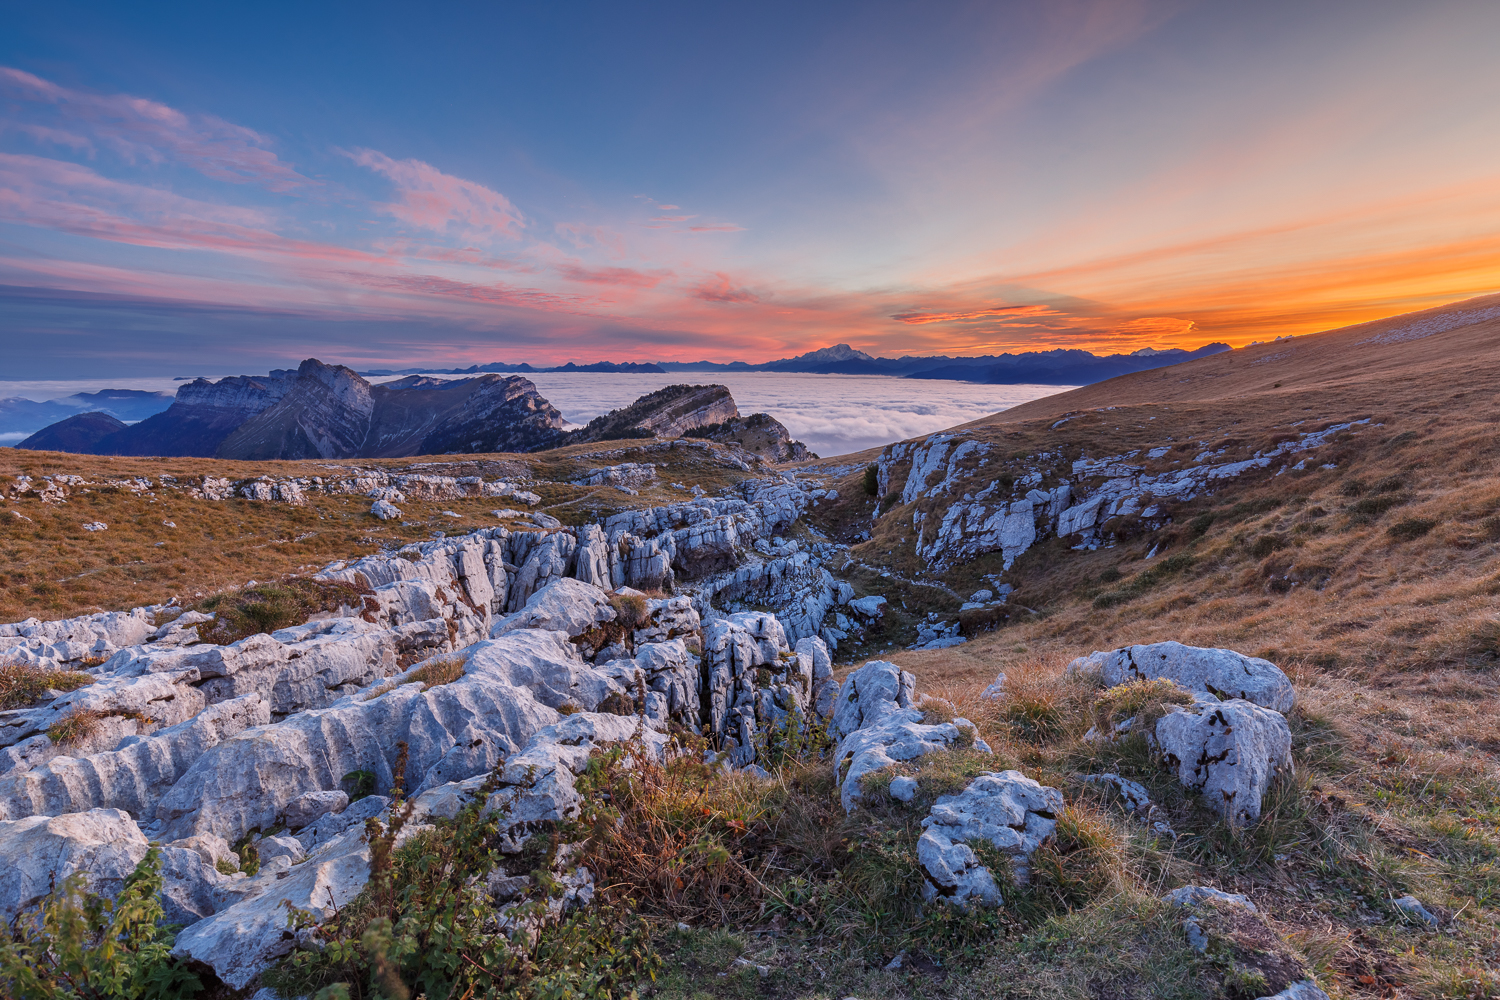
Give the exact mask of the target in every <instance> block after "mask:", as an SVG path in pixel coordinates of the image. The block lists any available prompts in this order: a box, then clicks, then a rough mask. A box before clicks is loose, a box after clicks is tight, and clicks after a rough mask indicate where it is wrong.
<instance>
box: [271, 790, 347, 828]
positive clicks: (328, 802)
mask: <svg viewBox="0 0 1500 1000" xmlns="http://www.w3.org/2000/svg"><path fill="white" fill-rule="evenodd" d="M348 805H349V795H348V793H347V792H344V791H342V790H340V789H333V790H330V791H320V792H308V793H306V794H304V795H299V796H297V797H296V798H295V799H293V800H292V801H291V802H288V803H287V806H286V812H285V814H284V815H285V819H286V828H287V829H288V830H300V829H302V828H303V827H304V826H306V825H307V824H309V823H311V822H313V821H314V820H317V819H319V818H320V817H322V816H325V815H327V814H328V813H341V812H343V811H344V810H345V809H346V808H347V807H348Z"/></svg>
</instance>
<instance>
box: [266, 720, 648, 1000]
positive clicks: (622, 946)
mask: <svg viewBox="0 0 1500 1000" xmlns="http://www.w3.org/2000/svg"><path fill="white" fill-rule="evenodd" d="M401 751H402V752H401V754H400V755H399V757H398V766H397V768H396V773H397V774H398V776H399V775H400V773H401V772H402V771H403V770H404V767H403V766H401V765H402V764H403V763H404V762H403V761H401V760H400V759H399V758H401V757H404V756H405V747H404V745H403V746H402V747H401ZM398 781H399V779H398ZM490 790H491V788H490V787H488V786H487V787H485V788H484V789H482V790H481V792H480V794H479V795H477V796H476V797H475V799H474V801H472V802H470V803H469V804H468V805H467V806H465V807H464V808H463V809H462V810H460V811H459V813H458V815H457V816H455V817H454V818H453V819H438V820H436V821H435V826H434V828H433V829H430V830H424V831H422V832H419V833H416V834H415V835H413V836H411V837H410V838H409V839H406V840H405V841H404V842H401V839H402V838H401V833H402V830H403V829H404V828H405V827H406V825H407V823H408V822H409V821H410V819H411V812H412V810H411V805H410V803H407V802H404V801H403V800H402V798H401V788H400V786H399V783H398V785H397V787H396V788H395V789H393V795H394V798H395V802H394V803H393V805H392V807H391V812H390V820H389V823H386V824H382V823H381V822H380V821H379V820H377V819H370V820H368V821H367V823H366V828H367V831H368V836H369V843H370V881H369V883H368V884H367V885H366V887H365V889H364V891H362V892H361V893H360V894H359V896H358V897H356V898H355V899H354V900H352V901H351V902H350V903H348V904H347V905H346V906H344V907H343V908H341V909H340V910H339V911H338V913H337V914H336V915H335V916H334V917H333V919H332V920H329V921H326V922H324V923H323V924H322V925H321V926H320V927H319V928H318V934H319V937H320V939H321V941H322V944H323V946H322V947H321V948H320V949H319V950H306V951H294V952H292V954H291V955H289V956H287V957H286V958H285V959H283V960H282V961H281V962H280V963H279V964H278V965H277V966H275V967H274V968H272V969H270V970H268V971H267V972H266V973H265V974H264V975H263V976H262V982H263V983H264V984H265V985H267V986H269V987H271V988H273V989H275V990H278V991H279V992H280V993H281V994H282V995H283V996H313V995H317V996H320V997H323V998H325V1000H331V998H334V997H344V998H348V1000H374V998H377V997H378V998H382V1000H396V998H402V1000H405V998H410V997H413V996H424V995H425V996H428V997H467V998H471V1000H477V998H481V997H483V998H502V997H503V998H507V1000H509V998H537V1000H541V998H552V997H559V998H560V997H578V998H584V997H590V998H592V997H598V998H611V997H626V996H633V995H634V993H633V991H632V990H631V985H632V984H635V983H642V982H646V981H649V980H651V979H654V978H655V974H656V971H657V969H658V968H659V966H660V959H659V958H658V957H657V955H656V953H655V951H654V950H653V948H652V945H651V938H650V928H649V926H648V924H647V923H646V921H644V920H642V919H641V918H640V917H638V916H635V915H633V914H632V913H630V912H629V911H628V909H627V908H625V907H623V906H619V905H611V904H609V903H606V904H604V905H600V906H595V907H590V908H587V909H584V910H579V911H577V912H574V913H572V914H570V915H562V916H548V901H549V899H550V898H551V897H553V896H556V895H560V894H561V887H560V886H559V885H558V883H557V881H556V880H555V879H554V878H553V877H552V874H551V873H552V871H553V870H554V869H555V868H556V867H557V866H558V865H559V858H558V844H559V841H558V839H557V838H556V837H554V838H551V839H550V840H549V839H548V837H547V836H546V835H545V834H540V833H539V834H535V835H533V837H532V840H531V842H530V843H529V844H528V845H527V847H528V849H527V850H526V851H523V852H522V853H521V854H519V855H513V856H506V855H502V854H501V853H500V851H499V837H498V829H497V827H498V821H497V819H496V817H495V816H494V815H485V813H484V802H485V799H486V798H487V797H488V792H489V791H490ZM398 842H401V846H399V847H398V846H397V844H398ZM502 865H503V866H504V870H505V871H507V872H510V873H511V874H527V873H529V874H530V875H531V877H532V888H531V889H529V890H527V893H526V894H525V895H524V896H523V897H522V899H521V900H520V901H519V902H518V904H517V906H516V907H515V908H513V909H511V910H510V912H509V913H508V914H506V915H505V916H506V917H508V918H510V919H509V920H505V919H502V918H501V914H499V913H498V912H497V910H496V907H495V905H494V902H493V901H492V900H491V898H490V897H489V894H488V892H487V891H486V889H485V878H486V876H488V875H490V874H491V873H492V872H495V871H496V870H497V868H501V867H502ZM460 873H461V874H460ZM455 876H459V877H455ZM314 923H315V919H314V917H313V916H312V914H309V913H306V912H304V911H297V910H291V911H290V912H289V916H288V925H289V927H291V928H292V929H296V928H299V927H309V926H312V925H313V924H314Z"/></svg>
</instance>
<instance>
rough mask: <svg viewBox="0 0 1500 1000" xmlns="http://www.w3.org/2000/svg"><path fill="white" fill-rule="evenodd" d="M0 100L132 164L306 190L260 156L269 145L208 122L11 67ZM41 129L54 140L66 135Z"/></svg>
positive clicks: (270, 156) (273, 160)
mask: <svg viewBox="0 0 1500 1000" xmlns="http://www.w3.org/2000/svg"><path fill="white" fill-rule="evenodd" d="M0 96H5V97H9V98H11V99H13V100H17V101H25V102H28V103H29V104H31V105H41V106H45V107H50V108H51V109H52V110H53V111H54V112H55V113H56V114H57V115H58V116H59V117H61V118H62V119H64V120H66V121H69V122H72V123H74V124H75V125H78V126H81V127H82V128H83V129H84V131H86V132H89V133H91V134H92V136H93V137H94V138H95V139H97V140H98V141H99V142H100V143H101V144H103V145H106V146H108V147H110V148H111V149H113V150H115V151H116V152H117V153H119V154H120V155H121V156H123V157H125V158H126V159H127V160H129V161H131V162H135V161H137V160H144V161H146V162H149V163H165V162H167V161H173V162H177V163H183V164H186V165H187V166H189V167H192V168H193V169H194V170H197V171H198V172H199V173H201V174H203V175H204V176H205V177H211V178H213V179H214V180H221V181H231V182H234V183H237V184H248V183H254V184H261V185H263V186H264V187H266V188H269V189H270V190H272V191H289V190H292V189H294V188H298V187H302V186H305V185H308V184H311V183H312V182H311V181H309V180H308V179H307V178H306V177H303V176H302V175H301V174H299V173H297V171H295V170H293V169H292V168H291V167H289V166H288V165H287V164H285V163H283V162H281V160H279V159H278V158H277V156H276V154H275V153H273V152H271V151H270V150H269V149H266V148H265V147H266V145H267V141H268V140H267V139H266V138H265V137H264V136H262V135H260V134H259V133H258V132H255V131H254V130H252V129H248V128H245V127H244V126H241V125H231V124H230V123H229V122H226V121H224V120H223V119H220V118H215V117H214V116H212V115H187V114H184V113H183V112H181V111H178V110H176V109H175V108H169V107H167V106H166V105H165V104H158V103H157V102H155V101H150V100H146V99H145V98H140V97H131V96H129V95H127V94H115V95H105V94H93V93H89V92H88V91H82V90H73V89H70V88H67V87H60V86H58V85H57V84H55V83H51V82H49V81H47V80H43V79H42V78H41V77H37V76H33V75H32V74H30V73H27V72H25V71H23V70H19V69H13V68H11V67H0ZM42 128H44V129H46V131H48V132H56V134H57V135H67V134H68V133H64V132H60V131H57V130H52V129H50V128H47V127H46V126H42ZM76 138H83V137H76ZM47 141H55V140H53V139H51V138H48V139H47ZM84 141H85V142H86V141H88V140H87V139H86V138H85V139H84ZM64 144H65V145H66V144H67V143H64Z"/></svg>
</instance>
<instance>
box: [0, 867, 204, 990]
mask: <svg viewBox="0 0 1500 1000" xmlns="http://www.w3.org/2000/svg"><path fill="white" fill-rule="evenodd" d="M83 886H84V876H83V874H82V873H81V872H79V873H74V874H73V875H70V876H69V877H68V878H67V879H65V880H64V881H63V883H62V885H61V886H59V887H58V888H57V889H56V890H55V891H54V892H53V893H52V894H51V895H50V896H48V897H47V898H46V899H45V900H43V901H42V903H41V904H40V905H39V906H38V907H37V911H36V912H35V913H34V914H24V915H23V916H22V917H21V918H19V919H17V920H16V921H14V923H13V924H12V926H11V927H10V928H9V929H7V930H6V931H3V932H0V994H3V995H5V996H11V997H26V998H27V1000H64V998H66V1000H105V998H111V1000H115V998H128V1000H148V998H149V1000H185V998H188V997H192V996H194V995H195V994H197V993H198V991H199V990H200V989H201V988H202V984H201V983H200V982H199V980H198V977H197V976H195V975H193V974H192V973H191V972H189V971H188V970H187V969H186V968H185V967H183V966H182V965H180V964H178V963H177V962H176V961H175V960H174V959H173V958H172V957H171V954H170V952H171V949H172V938H173V936H174V935H173V931H174V930H175V928H172V927H169V926H163V925H162V924H161V919H162V906H161V899H160V898H159V894H160V892H161V886H162V880H161V850H160V849H159V848H156V847H153V848H151V849H150V850H148V851H147V852H146V856H145V857H144V858H142V859H141V863H140V864H138V865H137V866H136V868H135V871H133V872H132V873H131V874H130V875H129V876H128V877H127V878H126V879H125V887H124V889H122V890H121V892H120V895H119V896H118V897H117V898H115V899H114V900H113V901H111V900H108V899H105V898H103V897H101V896H96V895H94V894H93V893H89V892H86V891H85V890H84V887H83ZM33 917H34V919H33Z"/></svg>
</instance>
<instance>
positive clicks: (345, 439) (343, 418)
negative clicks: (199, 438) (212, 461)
mask: <svg viewBox="0 0 1500 1000" xmlns="http://www.w3.org/2000/svg"><path fill="white" fill-rule="evenodd" d="M374 410H375V400H374V397H373V396H372V395H371V392H370V383H368V382H366V381H365V380H364V379H362V378H360V377H359V376H358V375H357V374H355V372H354V371H353V369H350V368H345V367H344V366H343V365H327V364H324V363H323V362H321V361H319V360H317V359H316V358H308V359H307V360H306V361H304V362H302V364H301V365H300V366H299V367H298V369H297V375H296V378H295V379H293V380H291V382H290V388H289V389H288V390H287V392H286V393H285V394H284V395H283V396H282V397H281V399H279V400H278V401H277V402H276V403H275V404H274V405H272V406H270V407H268V408H267V409H265V410H263V411H262V412H260V413H258V414H256V415H255V416H254V417H252V418H251V419H249V420H247V421H245V423H243V424H241V425H240V426H239V427H238V428H236V429H235V430H234V432H233V433H231V434H230V435H229V436H228V437H227V438H225V440H224V442H223V444H221V445H220V446H219V451H218V457H220V458H236V459H298V458H348V457H352V456H354V455H357V454H358V453H359V451H360V446H361V445H363V444H364V440H365V435H366V434H367V433H368V431H369V428H370V416H371V414H372V413H373V412H374Z"/></svg>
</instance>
